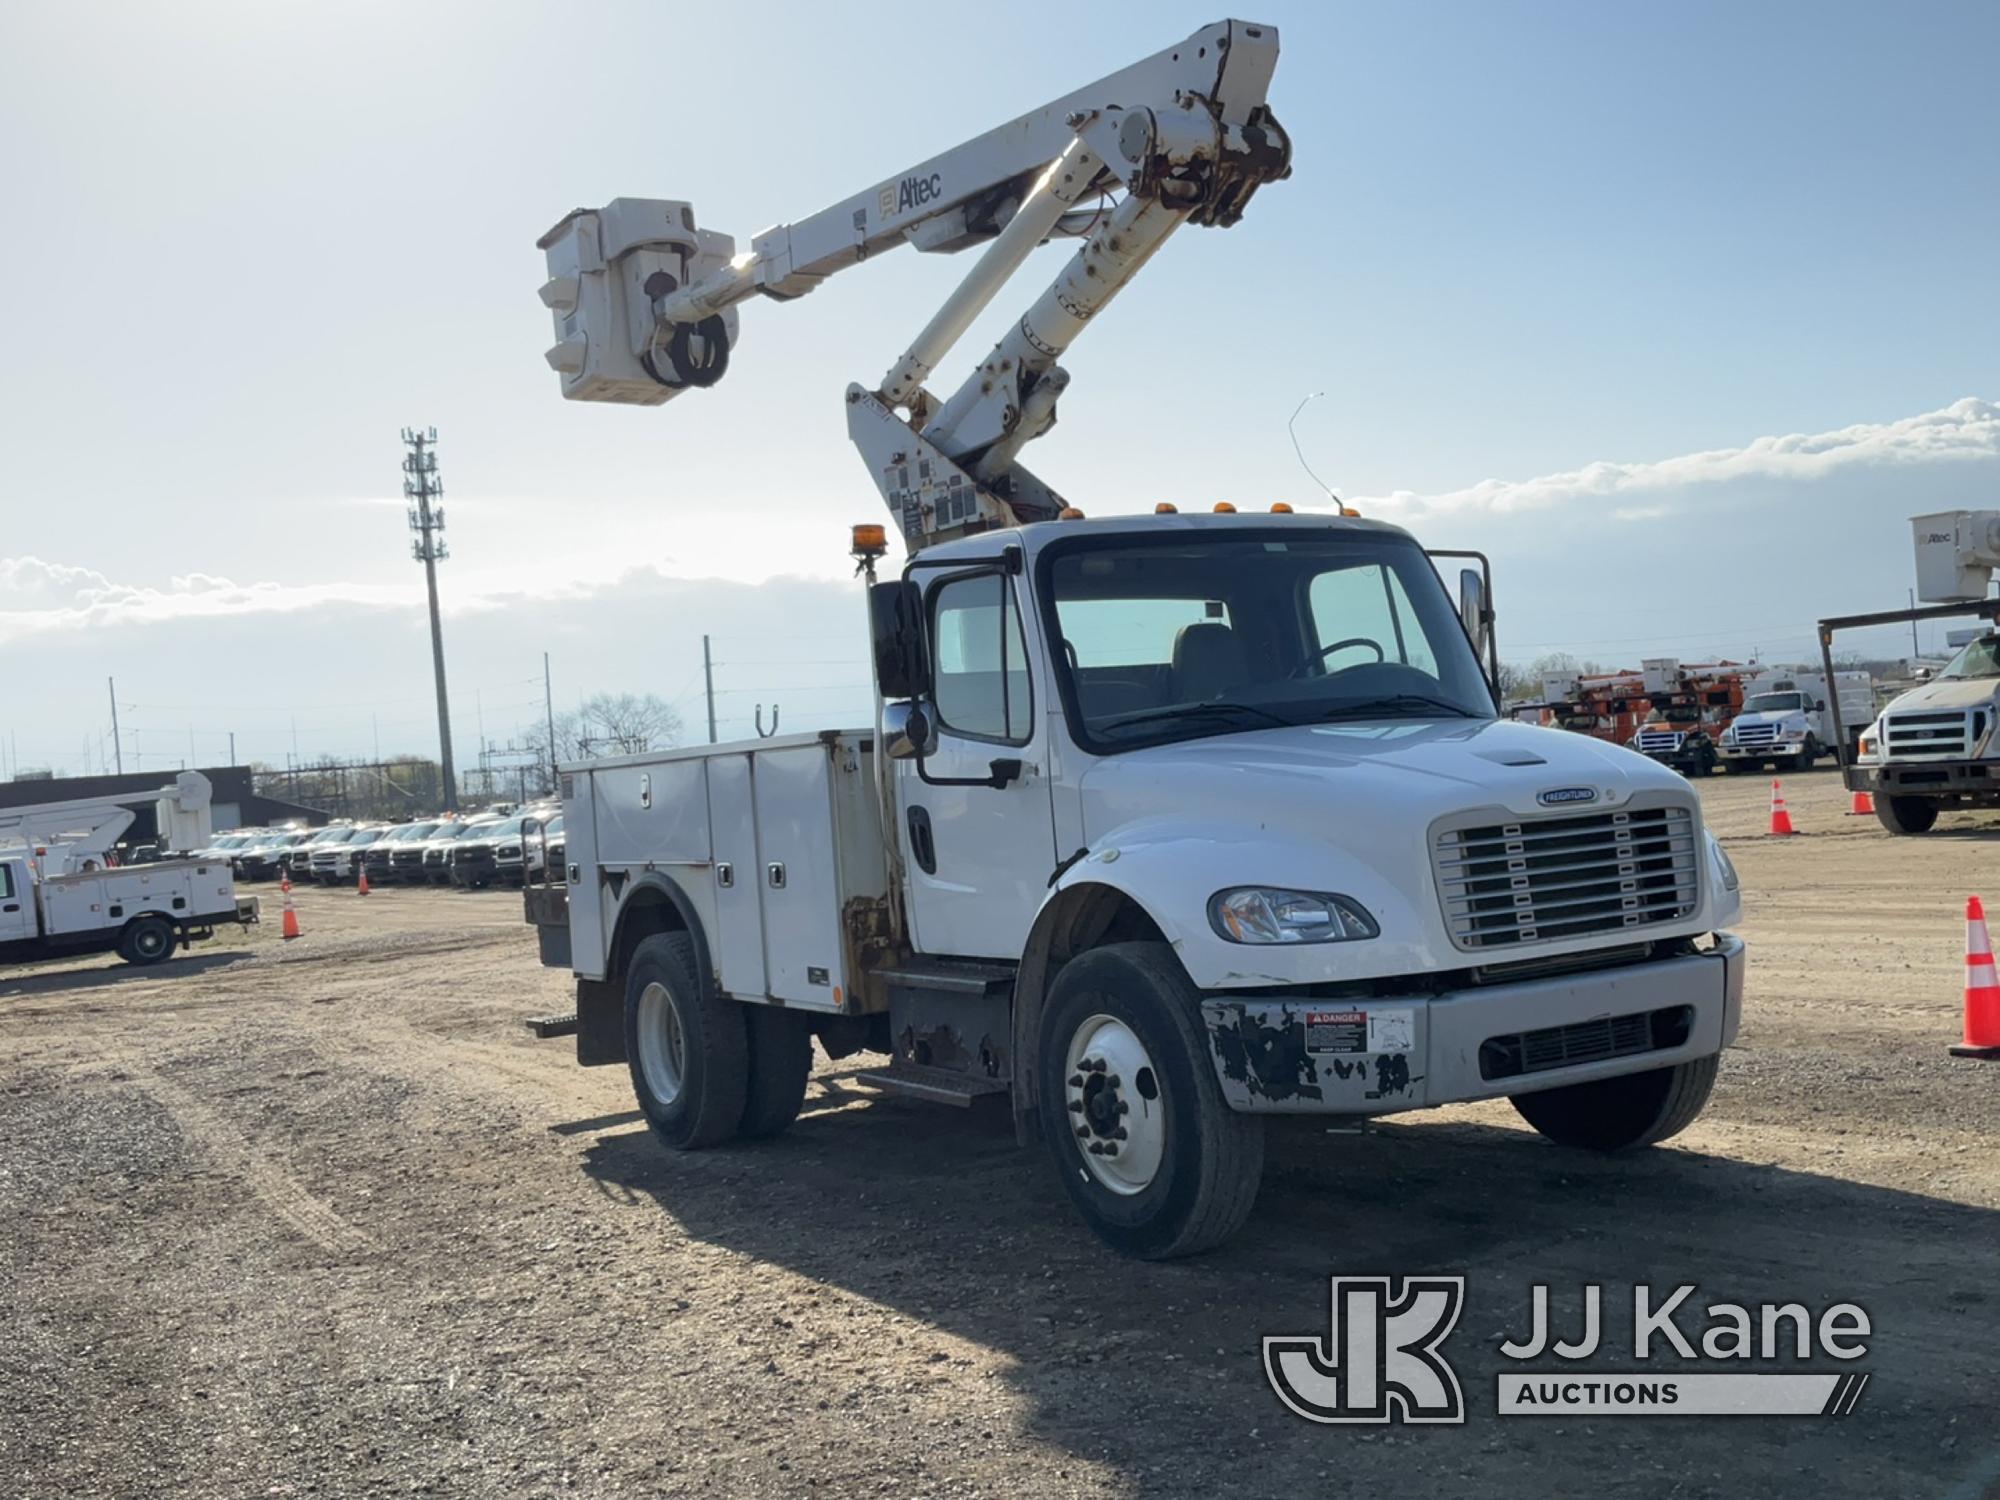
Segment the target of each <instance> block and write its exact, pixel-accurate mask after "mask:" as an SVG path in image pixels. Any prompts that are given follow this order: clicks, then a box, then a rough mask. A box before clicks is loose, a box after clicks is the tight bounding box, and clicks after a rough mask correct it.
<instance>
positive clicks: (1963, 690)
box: [1884, 677, 2000, 713]
mask: <svg viewBox="0 0 2000 1500" xmlns="http://www.w3.org/2000/svg"><path fill="white" fill-rule="evenodd" d="M1995 694H2000V677H1939V678H1937V679H1935V680H1934V681H1931V682H1927V683H1925V684H1924V685H1923V686H1922V687H1917V688H1911V689H1910V691H1909V692H1907V693H1904V694H1903V695H1902V696H1901V697H1900V698H1897V699H1896V700H1895V701H1894V702H1893V703H1891V704H1890V705H1889V707H1888V708H1887V709H1885V710H1884V712H1886V713H1894V712H1896V711H1897V710H1898V709H1910V708H1983V707H1985V706H1986V705H1987V704H1989V703H1991V702H1992V701H1993V699H1994V696H1995Z"/></svg>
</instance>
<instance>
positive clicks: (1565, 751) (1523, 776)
mask: <svg viewBox="0 0 2000 1500" xmlns="http://www.w3.org/2000/svg"><path fill="white" fill-rule="evenodd" d="M1082 793H1083V814H1084V832H1085V836H1086V837H1087V838H1088V840H1089V841H1090V843H1091V844H1092V845H1093V846H1094V845H1096V844H1097V843H1098V841H1099V840H1100V839H1102V838H1103V837H1105V836H1106V835H1107V834H1109V833H1111V832H1113V831H1114V830H1115V829H1117V828H1118V827H1120V826H1122V825H1124V824H1127V823H1130V822H1132V821H1135V820H1138V819H1145V818H1153V817H1158V816H1161V815H1162V814H1173V815H1175V816H1194V817H1224V818H1228V819H1231V820H1246V819H1254V820H1256V821H1257V822H1258V823H1260V824H1267V825H1268V826H1271V827H1273V828H1278V829H1294V828H1297V827H1298V826H1299V825H1300V824H1301V823H1302V822H1306V823H1310V822H1314V821H1316V818H1315V814H1316V813H1318V814H1323V815H1324V816H1325V817H1326V818H1328V819H1332V820H1337V822H1338V824H1339V825H1340V826H1341V827H1342V828H1343V830H1346V831H1349V837H1346V838H1343V840H1342V842H1343V843H1346V844H1348V846H1349V847H1357V846H1358V843H1357V841H1358V840H1360V839H1365V838H1367V837H1370V836H1380V837H1383V838H1387V839H1391V840H1397V841H1400V842H1401V843H1402V844H1403V846H1404V847H1406V848H1407V846H1408V843H1409V841H1410V840H1411V838H1412V836H1413V835H1414V834H1417V833H1419V832H1420V831H1421V830H1422V829H1424V828H1426V827H1428V825H1429V824H1430V823H1431V822H1432V821H1433V820H1434V819H1436V818H1439V817H1442V816H1444V815H1445V814H1447V813H1456V812H1464V811H1468V810H1472V809H1478V808H1491V809H1493V810H1494V811H1495V812H1496V813H1500V812H1504V813H1508V814H1511V815H1514V816H1518V817H1549V816H1559V815H1560V814H1562V813H1564V812H1584V811H1599V810H1611V809H1615V808H1619V807H1623V806H1624V805H1625V804H1627V803H1628V802H1630V801H1631V800H1632V799H1633V797H1635V796H1637V795H1639V794H1641V793H1659V794H1667V795H1670V796H1673V797H1676V798H1678V799H1682V800H1686V801H1689V802H1693V801H1696V800H1698V799H1697V798H1696V797H1695V794H1694V792H1693V789H1692V788H1691V787H1690V786H1689V784H1688V783H1687V782H1686V781H1685V780H1684V779H1682V778H1681V777H1680V776H1677V775H1675V774H1674V773H1673V772H1672V771H1670V770H1668V769H1667V768H1666V767H1664V766H1662V765H1660V764H1659V763H1657V762H1656V761H1652V760H1649V759H1647V758H1646V757H1645V756H1643V755H1640V754H1639V753H1638V752H1637V751H1634V750H1628V749H1626V748H1625V747H1624V746H1622V745H1614V744H1611V743H1610V742H1608V741H1605V740H1598V739H1592V738H1590V737H1589V736H1587V735H1580V734H1572V733H1569V732H1567V731H1565V730H1560V729H1544V728H1541V727H1539V726H1536V725H1532V724H1521V723H1517V722H1515V721H1513V720H1508V719H1493V720H1484V721H1479V722H1469V721H1464V720H1457V719H1452V720H1445V721H1442V722H1439V721H1409V720H1396V721H1393V722H1390V723H1376V724H1368V723H1342V724H1310V725H1297V726H1293V727H1289V728H1284V729H1263V730H1253V731H1249V732H1245V733H1240V734H1227V735H1216V736H1214V737H1211V738H1207V739H1199V740H1186V741H1181V742H1179V743H1176V744H1170V745H1153V746H1149V747H1147V748H1145V749H1140V750H1132V751H1128V752H1126V753H1124V754H1121V755H1113V756H1108V757H1106V758H1105V759H1103V760H1101V761H1099V762H1097V763H1096V764H1095V765H1094V766H1092V767H1091V769H1090V770H1089V771H1088V772H1087V773H1086V774H1085V776H1084V777H1083V782H1082ZM1545 796H1547V797H1550V798H1551V800H1549V801H1544V800H1543V798H1544V797H1545Z"/></svg>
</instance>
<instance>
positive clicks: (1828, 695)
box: [1718, 667, 1875, 771]
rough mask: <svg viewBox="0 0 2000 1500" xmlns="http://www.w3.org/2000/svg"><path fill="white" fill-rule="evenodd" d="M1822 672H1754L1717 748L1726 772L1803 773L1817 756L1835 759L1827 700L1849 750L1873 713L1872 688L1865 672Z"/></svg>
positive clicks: (1836, 734)
mask: <svg viewBox="0 0 2000 1500" xmlns="http://www.w3.org/2000/svg"><path fill="white" fill-rule="evenodd" d="M1828 680H1829V679H1828V678H1827V676H1826V674H1825V673H1823V672H1807V671H1800V670H1797V669H1794V668H1791V667H1781V668H1777V669H1774V670H1770V671H1763V672H1759V673H1758V674H1757V675H1756V676H1755V677H1753V678H1751V679H1750V681H1749V682H1747V683H1745V684H1744V688H1743V711H1742V712H1741V713H1740V714H1738V715H1737V716H1736V717H1735V718H1734V719H1732V720H1730V722H1729V727H1728V728H1727V729H1725V730H1723V731H1722V739H1721V742H1720V744H1719V746H1718V748H1719V750H1720V753H1721V756H1722V767H1723V769H1724V770H1726V771H1748V770H1755V769H1766V770H1786V769H1790V770H1800V771H1802V770H1806V769H1808V768H1810V767H1811V766H1812V764H1813V763H1814V762H1815V761H1817V760H1818V759H1819V758H1820V757H1821V756H1822V755H1835V754H1837V751H1838V748H1839V745H1840V736H1841V734H1842V731H1841V730H1840V729H1838V728H1836V727H1835V720H1834V705H1833V703H1832V699H1833V698H1834V697H1835V696H1836V695H1838V697H1839V699H1840V723H1841V724H1844V725H1846V730H1845V733H1846V735H1847V740H1848V747H1849V748H1850V749H1852V748H1853V745H1854V741H1855V740H1856V738H1857V737H1858V736H1859V734H1860V729H1859V726H1860V725H1862V724H1865V723H1867V722H1868V719H1869V718H1870V716H1871V715H1873V713H1874V712H1875V682H1874V679H1873V678H1872V677H1870V676H1869V675H1868V674H1867V673H1866V672H1835V673H1834V674H1833V676H1832V679H1831V681H1832V683H1833V687H1832V689H1831V690H1829V689H1828V687H1827V682H1828Z"/></svg>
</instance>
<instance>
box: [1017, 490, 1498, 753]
mask: <svg viewBox="0 0 2000 1500" xmlns="http://www.w3.org/2000/svg"><path fill="white" fill-rule="evenodd" d="M1044 557H1045V561H1044V564H1043V569H1044V571H1043V580H1044V582H1043V594H1044V596H1045V598H1046V599H1047V600H1048V608H1049V610H1050V611H1051V612H1052V613H1053V615H1054V624H1055V626H1056V633H1057V634H1058V635H1059V636H1060V638H1061V642H1062V653H1061V660H1060V663H1059V666H1058V670H1059V672H1061V673H1062V674H1064V678H1065V680H1064V682H1063V689H1064V699H1065V703H1066V705H1067V707H1068V708H1069V712H1070V718H1071V728H1072V731H1073V732H1075V733H1076V735H1077V737H1078V739H1079V740H1081V741H1082V742H1083V743H1085V744H1086V745H1088V746H1089V747H1090V748H1092V749H1095V750H1099V751H1106V750H1120V749H1126V748H1129V747H1131V746H1134V745H1142V744H1158V743H1160V742H1162V741H1165V740H1175V739H1191V738H1194V737H1196V736H1199V735H1210V734H1227V733H1231V732H1233V731H1236V730H1242V729H1254V728H1258V727H1263V726H1269V725H1273V724H1317V723H1326V722H1331V721H1337V720H1351V721H1362V720H1369V719H1374V720H1383V719H1490V718H1492V717H1493V698H1492V694H1491V693H1490V691H1489V690H1488V689H1487V686H1486V680H1485V677H1484V676H1483V674H1482V673H1481V672H1480V670H1479V665H1478V663H1477V662H1476V661H1475V660H1474V658H1473V655H1472V648H1471V645H1470V643H1469V642H1468V641H1467V640H1466V638H1465V631H1464V629H1463V627H1462V626H1460V624H1459V622H1458V615H1457V613H1456V612H1455V611H1454V610H1453V609H1452V607H1451V604H1450V602H1449V601H1448V599H1447V598H1446V595H1445V591H1444V587H1443V585H1442V584H1441V583H1440V582H1439V580H1438V576H1437V573H1436V572H1435V571H1434V570H1433V569H1432V567H1431V564H1430V560H1429V559H1428V558H1427V557H1425V556H1424V554H1423V553H1422V552H1421V551H1420V550H1419V549H1418V548H1417V546H1416V545H1415V543H1413V542H1411V541H1409V540H1407V539H1405V538H1401V537H1392V536H1380V535H1373V534H1360V535H1357V534H1355V533H1352V532H1335V531H1328V532H1324V533H1318V534H1315V533H1312V532H1306V531H1300V530H1291V529H1287V530H1284V531H1272V532H1268V533H1265V534H1263V535H1259V536H1247V537H1246V536H1244V535H1242V534H1241V533H1238V534H1236V535H1234V536H1230V537H1214V536H1209V537H1193V536H1189V535H1187V534H1186V533H1184V532H1181V533H1172V534H1167V535H1156V534H1154V535H1129V536H1116V537H1107V538H1103V539H1096V538H1092V539H1090V540H1089V541H1087V542H1083V543H1081V544H1078V545H1071V546H1061V545H1058V546H1057V547H1055V548H1052V549H1051V550H1050V552H1049V553H1046V554H1044Z"/></svg>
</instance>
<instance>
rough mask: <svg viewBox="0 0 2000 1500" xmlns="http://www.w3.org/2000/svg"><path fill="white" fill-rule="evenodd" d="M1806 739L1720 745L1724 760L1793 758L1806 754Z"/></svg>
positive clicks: (1717, 751) (1718, 749)
mask: <svg viewBox="0 0 2000 1500" xmlns="http://www.w3.org/2000/svg"><path fill="white" fill-rule="evenodd" d="M1805 750H1806V742H1805V741H1804V740H1773V741H1772V742H1771V743H1770V744H1768V745H1718V746H1717V747H1716V753H1717V754H1718V755H1720V756H1721V757H1722V758H1723V759H1724V760H1750V761H1757V760H1791V759H1795V758H1797V757H1798V756H1801V755H1803V754H1805Z"/></svg>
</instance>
